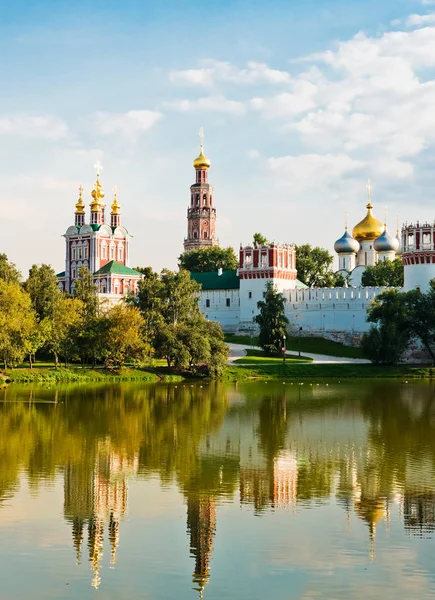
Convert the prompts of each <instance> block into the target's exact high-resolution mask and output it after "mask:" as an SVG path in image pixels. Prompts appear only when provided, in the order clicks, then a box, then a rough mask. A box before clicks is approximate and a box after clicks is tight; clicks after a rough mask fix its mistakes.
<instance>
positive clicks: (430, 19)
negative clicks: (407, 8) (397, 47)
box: [406, 14, 435, 27]
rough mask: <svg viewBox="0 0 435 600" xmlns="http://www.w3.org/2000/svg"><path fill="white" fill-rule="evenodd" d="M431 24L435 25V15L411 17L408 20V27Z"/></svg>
mask: <svg viewBox="0 0 435 600" xmlns="http://www.w3.org/2000/svg"><path fill="white" fill-rule="evenodd" d="M431 23H435V14H429V15H409V17H408V18H407V19H406V24H407V25H408V27H420V26H421V25H430V24H431Z"/></svg>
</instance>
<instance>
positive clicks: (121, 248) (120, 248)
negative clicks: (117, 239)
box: [118, 246, 124, 262]
mask: <svg viewBox="0 0 435 600" xmlns="http://www.w3.org/2000/svg"><path fill="white" fill-rule="evenodd" d="M123 260H124V246H118V261H119V262H122V261H123Z"/></svg>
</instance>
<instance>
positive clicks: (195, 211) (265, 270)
mask: <svg viewBox="0 0 435 600" xmlns="http://www.w3.org/2000/svg"><path fill="white" fill-rule="evenodd" d="M193 165H194V168H195V170H196V184H194V185H193V186H192V187H191V192H192V194H191V206H190V207H189V210H188V216H187V219H188V237H187V238H186V240H185V249H186V250H187V249H188V250H191V249H195V248H203V247H209V246H210V245H212V244H213V245H215V244H217V243H218V242H217V239H216V237H215V227H214V224H215V219H216V209H215V208H214V206H212V205H211V192H210V190H212V188H211V186H210V185H209V184H208V169H209V168H210V161H209V160H208V159H207V158H206V157H205V156H204V153H203V147H202V145H201V151H200V155H199V157H198V158H197V159H195V161H194V163H193ZM205 183H206V186H207V189H202V188H203V187H204V184H205ZM198 188H200V191H201V193H200V194H199V195H197V194H196V191H197V189H198ZM367 190H368V204H367V206H366V209H367V214H366V216H365V217H364V218H363V219H362V221H360V222H359V223H358V224H357V225H355V227H354V228H353V230H352V235H351V234H350V233H349V232H348V230H347V227H346V230H345V232H344V234H343V235H342V237H341V238H340V239H338V240H337V241H336V242H335V245H334V249H335V252H336V253H337V255H338V265H339V269H338V272H339V273H341V274H343V275H344V276H345V277H346V279H347V281H348V285H347V287H337V288H308V287H307V286H306V285H304V284H302V283H301V282H299V281H298V280H297V277H296V274H297V270H296V251H295V247H294V246H292V245H289V244H275V243H273V244H268V245H266V246H258V245H248V246H241V247H240V253H239V269H238V270H237V271H222V270H219V271H216V272H213V273H192V278H193V279H194V280H195V281H197V282H198V283H200V284H201V286H202V292H201V297H200V308H201V310H202V312H203V313H204V315H205V316H206V317H207V318H208V319H209V320H211V321H217V322H219V323H220V324H221V326H222V328H223V330H224V331H226V332H240V333H246V332H248V331H254V330H255V329H256V324H255V322H254V317H255V316H256V315H257V314H258V308H257V302H258V301H259V300H261V299H262V298H263V296H264V291H265V284H266V282H268V281H271V282H272V283H273V284H274V286H275V288H276V289H278V290H279V291H280V292H281V293H282V294H283V295H284V297H285V300H286V316H287V318H288V319H289V323H290V325H289V329H290V332H297V331H303V332H304V335H307V334H311V335H319V336H322V337H329V338H331V339H335V340H339V341H343V342H345V343H352V342H356V341H358V339H359V337H360V336H361V334H362V333H363V332H364V331H367V330H368V329H369V327H370V325H369V324H368V323H367V322H366V311H367V307H368V305H369V304H370V302H371V301H372V300H373V299H374V298H375V297H376V295H378V294H380V293H382V292H383V291H384V289H385V288H381V287H363V286H362V285H361V279H362V275H363V273H364V271H365V269H366V268H367V267H368V266H373V265H375V264H377V263H378V262H379V261H384V260H387V259H388V260H391V261H393V260H395V259H396V258H398V257H399V256H400V257H401V258H402V261H403V264H404V273H405V284H404V288H403V289H404V290H410V289H421V290H422V291H425V290H426V289H428V286H429V281H430V280H431V279H432V278H435V223H432V224H429V223H425V224H419V223H418V222H417V223H416V224H411V225H408V224H406V225H404V226H403V227H402V232H401V235H400V233H399V231H397V235H396V236H393V235H391V234H390V233H389V231H388V228H387V226H386V224H385V223H382V222H381V221H379V220H378V219H376V218H375V216H374V215H373V206H372V203H371V191H372V188H371V185H370V182H369V183H368V185H367ZM210 211H213V212H212V218H213V228H212V230H211V231H210V226H209V223H210V220H211V219H210V217H211V214H210Z"/></svg>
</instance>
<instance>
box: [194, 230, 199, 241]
mask: <svg viewBox="0 0 435 600" xmlns="http://www.w3.org/2000/svg"><path fill="white" fill-rule="evenodd" d="M193 239H194V240H197V239H198V232H197V231H194V232H193Z"/></svg>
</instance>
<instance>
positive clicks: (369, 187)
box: [366, 177, 373, 204]
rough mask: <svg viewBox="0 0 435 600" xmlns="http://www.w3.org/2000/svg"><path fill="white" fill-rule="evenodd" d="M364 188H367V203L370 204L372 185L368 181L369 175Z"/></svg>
mask: <svg viewBox="0 0 435 600" xmlns="http://www.w3.org/2000/svg"><path fill="white" fill-rule="evenodd" d="M366 188H367V194H368V198H369V204H370V202H371V199H372V192H373V186H372V184H371V182H370V177H369V178H368V180H367V185H366Z"/></svg>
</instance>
